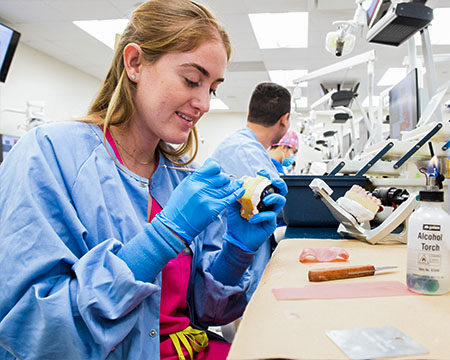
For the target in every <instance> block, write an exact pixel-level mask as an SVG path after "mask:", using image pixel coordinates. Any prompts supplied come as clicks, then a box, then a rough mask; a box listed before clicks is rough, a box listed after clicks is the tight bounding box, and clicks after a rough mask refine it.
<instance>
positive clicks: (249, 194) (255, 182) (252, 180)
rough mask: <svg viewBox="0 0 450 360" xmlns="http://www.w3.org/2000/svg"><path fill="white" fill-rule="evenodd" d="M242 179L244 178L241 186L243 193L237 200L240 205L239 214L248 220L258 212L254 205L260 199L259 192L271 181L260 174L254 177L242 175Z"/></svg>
mask: <svg viewBox="0 0 450 360" xmlns="http://www.w3.org/2000/svg"><path fill="white" fill-rule="evenodd" d="M242 180H244V185H242V187H243V188H244V189H245V193H244V195H243V196H242V197H241V198H240V199H239V200H238V201H239V202H240V203H241V205H242V207H241V216H242V217H243V218H244V219H247V220H249V219H250V218H251V217H252V216H253V215H256V214H257V213H258V210H257V209H256V206H257V205H258V203H259V202H260V200H261V193H262V192H263V190H264V189H265V188H266V186H268V185H270V184H271V182H270V180H269V179H268V178H266V177H265V176H262V175H256V177H251V176H244V177H243V178H242Z"/></svg>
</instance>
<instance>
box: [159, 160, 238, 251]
mask: <svg viewBox="0 0 450 360" xmlns="http://www.w3.org/2000/svg"><path fill="white" fill-rule="evenodd" d="M242 184H243V182H242V180H233V181H231V179H230V177H229V176H227V175H226V174H224V173H222V172H221V169H220V166H219V165H218V164H217V163H216V162H215V161H213V160H211V159H207V160H206V161H205V164H204V165H203V166H202V167H201V168H199V169H198V170H197V171H195V172H193V173H192V174H191V175H189V176H188V177H186V178H185V179H184V180H183V181H182V182H181V183H180V184H179V185H178V186H177V187H176V188H175V190H174V191H173V193H172V195H171V196H170V199H169V201H168V202H167V204H166V206H164V209H163V210H162V211H161V212H160V213H159V214H157V215H156V216H157V217H158V218H159V220H160V221H161V222H162V223H163V224H164V225H165V226H167V227H168V228H169V229H171V230H172V231H173V232H175V233H176V234H177V235H178V236H179V237H180V238H181V239H183V240H185V241H186V242H187V243H188V244H190V243H191V242H192V240H193V239H194V237H195V236H197V235H198V234H199V233H200V232H202V231H203V230H204V229H205V228H206V227H207V226H208V225H209V224H210V223H211V222H212V221H213V220H214V219H215V218H216V217H217V215H219V214H220V213H221V212H222V210H224V209H225V208H226V207H228V206H229V205H230V204H232V203H235V202H236V200H237V199H239V198H240V197H241V196H242V195H244V192H245V190H244V189H242Z"/></svg>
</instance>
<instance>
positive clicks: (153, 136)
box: [0, 0, 286, 359]
mask: <svg viewBox="0 0 450 360" xmlns="http://www.w3.org/2000/svg"><path fill="white" fill-rule="evenodd" d="M229 56H230V43H229V39H228V36H227V34H226V33H225V31H224V29H223V28H222V27H221V26H220V25H219V24H218V23H217V21H216V19H215V18H214V16H213V15H212V14H211V13H210V12H209V11H208V10H207V9H206V8H205V7H204V6H201V5H199V4H197V3H195V2H193V1H191V0H149V1H147V2H145V3H143V4H142V5H141V6H139V7H138V8H137V9H136V10H135V11H134V13H133V14H132V16H131V20H130V23H129V25H128V27H127V29H126V30H125V32H124V34H123V35H122V37H121V39H120V41H119V43H118V46H117V49H116V51H115V56H114V59H113V63H112V65H111V68H110V70H109V72H108V74H107V76H106V78H105V80H104V83H103V85H102V87H101V89H100V92H99V94H98V95H97V97H96V99H95V100H94V102H93V104H92V105H91V107H90V110H89V112H88V115H87V117H86V118H85V119H83V121H78V122H64V123H56V124H51V125H45V126H41V127H38V128H36V129H34V130H32V131H30V132H29V133H27V134H26V135H25V136H24V137H23V138H22V139H21V140H20V141H19V142H18V144H17V145H15V146H14V148H13V149H12V150H11V152H10V153H9V154H8V157H7V158H6V160H5V161H4V162H3V163H2V165H1V167H0V184H1V186H0V246H1V248H2V251H1V252H0V358H1V359H14V358H20V359H29V358H33V359H106V358H107V359H158V358H162V359H184V358H191V359H193V358H195V359H225V358H226V356H227V353H228V350H229V346H230V344H228V343H226V342H225V341H223V340H221V339H217V338H215V337H214V335H213V334H211V333H209V332H208V331H207V328H208V326H211V325H221V324H225V323H228V322H230V321H233V320H234V319H236V318H237V317H239V316H240V315H241V314H242V312H243V310H244V308H245V306H246V295H245V293H246V290H247V289H248V287H249V284H250V282H251V281H252V279H253V278H252V273H251V271H250V270H249V265H250V264H251V263H252V260H253V257H254V254H255V251H256V249H258V247H259V246H260V244H261V243H262V242H264V240H265V239H266V238H267V236H268V234H271V233H272V232H273V230H274V229H275V226H276V214H277V212H278V211H279V210H280V209H281V207H282V206H283V205H284V202H285V198H284V196H283V195H284V194H285V192H286V186H285V184H284V183H283V182H282V181H274V182H273V183H274V185H275V186H276V187H278V188H279V190H280V193H279V194H271V195H268V196H266V197H265V198H264V200H263V201H264V203H265V204H267V205H270V204H272V205H273V210H271V211H266V212H263V213H259V214H257V215H255V216H253V218H252V219H250V220H249V221H247V220H244V219H243V218H242V217H240V215H239V210H240V207H239V204H238V203H237V199H238V198H240V197H241V196H242V195H243V193H244V190H243V189H242V188H241V186H242V181H240V180H233V181H231V180H230V177H229V176H227V175H226V174H224V173H223V172H222V171H221V169H220V167H219V166H218V164H217V163H215V162H214V161H211V160H207V161H206V162H205V164H204V165H203V166H202V167H200V168H198V170H197V171H195V172H193V173H192V171H191V170H190V169H188V168H187V165H188V164H189V168H193V167H194V168H197V166H196V165H195V163H193V160H194V157H195V154H196V151H197V134H196V130H195V125H196V123H197V122H198V121H199V120H200V118H201V117H202V115H203V114H204V113H206V112H207V111H208V110H209V102H210V98H211V95H212V94H214V93H215V91H216V90H217V88H218V86H219V85H220V84H221V83H222V82H223V81H224V78H223V77H224V72H225V66H226V63H227V61H228V59H229ZM224 209H227V211H228V224H227V227H225V226H224V224H223V222H222V220H221V216H220V213H221V212H222V211H223V210H224Z"/></svg>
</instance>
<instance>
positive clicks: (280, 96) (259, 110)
mask: <svg viewBox="0 0 450 360" xmlns="http://www.w3.org/2000/svg"><path fill="white" fill-rule="evenodd" d="M290 111H291V94H290V92H289V90H288V89H286V88H285V87H283V86H281V85H278V84H275V83H271V82H265V83H261V84H259V85H258V86H256V88H255V90H254V91H253V94H252V97H251V99H250V105H249V110H248V117H247V120H248V121H249V122H252V123H255V124H260V125H263V126H266V127H269V126H272V125H275V124H276V122H277V121H278V120H279V119H280V117H281V116H283V115H284V114H286V113H289V112H290Z"/></svg>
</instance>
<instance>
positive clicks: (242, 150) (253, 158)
mask: <svg viewBox="0 0 450 360" xmlns="http://www.w3.org/2000/svg"><path fill="white" fill-rule="evenodd" d="M212 158H213V159H215V160H216V161H217V162H218V163H219V164H220V166H221V167H222V169H223V171H224V172H226V173H229V174H233V175H236V176H238V177H240V178H241V177H243V176H256V173H257V172H258V171H259V170H262V169H264V170H266V171H267V172H268V173H269V174H270V176H271V178H272V179H278V178H279V177H280V176H279V175H278V171H277V169H276V168H275V166H274V165H273V163H272V160H271V158H270V156H269V152H268V151H267V150H266V149H265V148H264V146H262V144H261V143H260V142H259V141H258V139H257V138H256V135H255V133H254V132H253V131H252V130H251V129H249V128H248V127H245V128H243V129H240V130H238V131H237V132H235V133H234V134H232V135H231V136H229V137H227V138H226V139H224V140H223V141H222V142H221V143H220V144H219V145H218V146H217V148H216V149H215V150H214V153H213V155H212ZM225 217H226V211H225V212H224V218H225ZM270 255H271V246H270V240H269V239H267V241H265V242H264V244H262V245H261V247H260V248H259V249H258V251H257V253H256V256H255V259H254V261H253V264H252V265H251V273H252V279H251V284H250V289H249V291H248V292H247V295H248V297H249V298H250V297H251V296H252V294H253V292H254V291H255V290H256V287H257V285H258V283H259V280H260V279H261V276H262V273H263V271H264V269H265V267H266V265H267V263H268V262H269V259H270Z"/></svg>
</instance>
